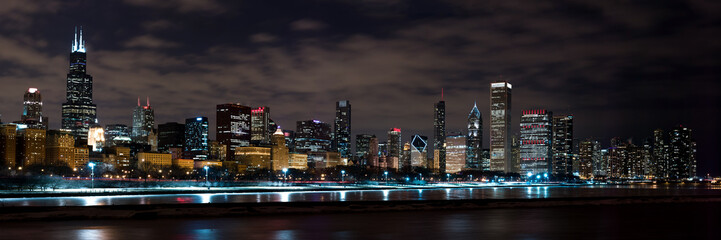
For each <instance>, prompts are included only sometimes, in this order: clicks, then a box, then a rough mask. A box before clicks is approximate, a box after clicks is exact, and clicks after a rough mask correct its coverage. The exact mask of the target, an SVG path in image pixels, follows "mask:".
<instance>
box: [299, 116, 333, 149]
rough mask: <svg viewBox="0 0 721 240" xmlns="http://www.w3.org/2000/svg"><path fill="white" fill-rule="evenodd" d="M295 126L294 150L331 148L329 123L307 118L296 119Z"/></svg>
mask: <svg viewBox="0 0 721 240" xmlns="http://www.w3.org/2000/svg"><path fill="white" fill-rule="evenodd" d="M296 127H297V128H296V131H295V151H296V152H299V153H308V152H330V151H331V150H332V148H331V143H332V140H331V136H330V135H331V130H330V124H327V123H324V122H321V121H319V120H307V121H298V122H297V125H296Z"/></svg>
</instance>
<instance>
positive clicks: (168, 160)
mask: <svg viewBox="0 0 721 240" xmlns="http://www.w3.org/2000/svg"><path fill="white" fill-rule="evenodd" d="M143 162H150V164H152V165H153V166H157V167H170V166H171V165H172V164H173V158H172V155H170V153H150V152H141V153H138V164H142V163H143Z"/></svg>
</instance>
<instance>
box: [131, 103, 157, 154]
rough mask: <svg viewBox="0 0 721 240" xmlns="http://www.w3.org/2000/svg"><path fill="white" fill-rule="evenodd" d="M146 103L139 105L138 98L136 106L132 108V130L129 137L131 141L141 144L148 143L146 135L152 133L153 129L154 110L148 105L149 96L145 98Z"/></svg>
mask: <svg viewBox="0 0 721 240" xmlns="http://www.w3.org/2000/svg"><path fill="white" fill-rule="evenodd" d="M146 102H147V103H146V105H145V106H141V105H140V98H138V106H136V107H135V110H133V130H132V131H131V133H130V137H131V138H132V139H133V141H135V142H137V143H142V144H148V143H149V140H148V136H149V135H151V134H152V133H153V129H155V111H154V110H153V108H152V107H150V97H148V98H146Z"/></svg>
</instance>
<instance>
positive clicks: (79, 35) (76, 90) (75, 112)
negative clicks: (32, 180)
mask: <svg viewBox="0 0 721 240" xmlns="http://www.w3.org/2000/svg"><path fill="white" fill-rule="evenodd" d="M65 98H66V102H65V103H63V107H62V115H63V120H62V128H63V129H68V130H70V131H71V132H72V134H73V136H75V138H76V141H75V142H76V144H77V145H84V144H87V140H88V129H89V128H90V126H91V125H93V124H97V123H98V118H97V110H96V106H95V104H93V77H92V76H90V75H89V74H88V73H87V56H86V54H85V40H84V39H83V29H82V28H80V31H79V32H78V29H77V28H75V36H74V37H73V43H72V46H71V50H70V70H69V72H68V75H67V88H66V94H65Z"/></svg>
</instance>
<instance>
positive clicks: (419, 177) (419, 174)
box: [418, 173, 423, 181]
mask: <svg viewBox="0 0 721 240" xmlns="http://www.w3.org/2000/svg"><path fill="white" fill-rule="evenodd" d="M421 180H423V173H418V181H421Z"/></svg>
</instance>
